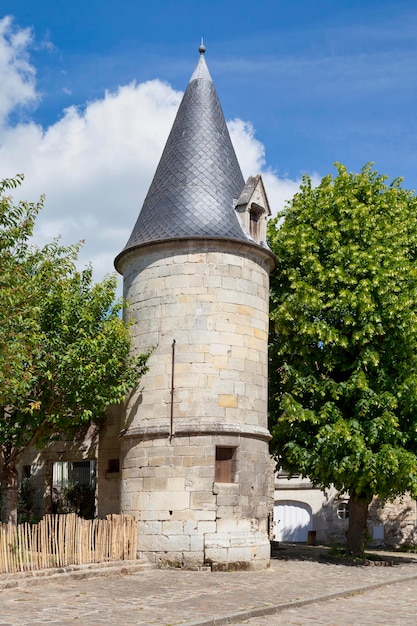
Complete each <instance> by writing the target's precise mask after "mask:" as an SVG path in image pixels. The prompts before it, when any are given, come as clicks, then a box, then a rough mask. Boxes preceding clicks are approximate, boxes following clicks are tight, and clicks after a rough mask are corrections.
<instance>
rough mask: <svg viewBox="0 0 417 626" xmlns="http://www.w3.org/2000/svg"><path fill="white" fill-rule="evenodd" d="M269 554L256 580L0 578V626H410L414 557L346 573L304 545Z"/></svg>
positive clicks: (107, 571) (159, 573)
mask: <svg viewBox="0 0 417 626" xmlns="http://www.w3.org/2000/svg"><path fill="white" fill-rule="evenodd" d="M274 556H275V558H273V559H272V562H271V568H270V569H269V570H267V571H262V572H224V573H221V572H210V571H200V572H190V571H183V570H174V569H171V570H156V569H144V570H142V571H140V568H141V566H140V564H135V563H132V562H130V563H124V564H115V565H113V566H110V567H101V568H93V569H88V568H85V567H84V568H83V567H81V568H78V569H77V568H74V571H70V572H68V573H61V574H58V575H53V576H45V577H38V576H36V577H33V576H15V577H10V576H9V577H7V576H0V626H9V625H10V626H15V625H19V626H26V625H28V626H29V625H30V626H35V625H43V626H46V625H51V626H55V625H56V626H58V625H59V626H69V625H72V626H74V625H82V626H105V625H107V626H108V625H110V624H111V625H112V626H113V625H114V624H122V625H123V626H131V625H132V626H133V625H144V626H146V625H154V624H158V625H159V626H180V625H181V626H221V625H222V624H237V623H243V624H249V625H250V626H266V625H267V624H268V625H273V626H274V625H279V624H288V625H291V624H298V625H299V624H327V625H328V624H333V625H338V626H339V625H344V624H356V625H357V626H359V625H360V624H364V623H366V624H384V625H386V624H406V625H410V624H417V603H416V600H415V598H416V597H417V558H416V557H414V556H411V557H410V556H408V555H404V556H400V555H398V554H396V555H394V556H393V555H392V554H391V555H388V556H387V557H386V558H387V559H388V561H386V563H387V562H388V563H389V565H384V566H382V565H380V566H376V565H369V566H352V565H347V564H346V563H345V562H342V561H343V560H342V559H339V560H335V559H332V558H331V557H330V556H329V554H328V551H327V550H326V549H324V548H313V547H307V546H304V547H300V546H297V547H295V546H285V547H284V546H283V547H282V548H281V549H280V550H278V551H277V552H276V553H275V555H274ZM138 570H139V571H138ZM7 584H9V585H10V584H18V586H17V587H15V588H5V587H6V585H7Z"/></svg>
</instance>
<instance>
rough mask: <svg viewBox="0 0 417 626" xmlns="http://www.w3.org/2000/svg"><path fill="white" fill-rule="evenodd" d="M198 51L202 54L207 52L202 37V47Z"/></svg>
mask: <svg viewBox="0 0 417 626" xmlns="http://www.w3.org/2000/svg"><path fill="white" fill-rule="evenodd" d="M198 51H199V53H200V54H204V53H205V51H206V46H205V45H204V40H203V38H202V37H201V43H200V47H199V49H198Z"/></svg>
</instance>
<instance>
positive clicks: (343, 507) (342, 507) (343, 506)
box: [336, 502, 349, 519]
mask: <svg viewBox="0 0 417 626" xmlns="http://www.w3.org/2000/svg"><path fill="white" fill-rule="evenodd" d="M336 511H337V517H338V518H339V519H348V518H349V504H348V503H347V502H339V504H338V505H337V509H336Z"/></svg>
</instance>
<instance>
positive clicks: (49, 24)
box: [0, 0, 417, 273]
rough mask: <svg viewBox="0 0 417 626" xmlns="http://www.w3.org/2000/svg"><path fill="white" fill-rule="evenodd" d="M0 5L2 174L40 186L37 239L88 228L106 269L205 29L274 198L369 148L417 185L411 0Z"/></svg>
mask: <svg viewBox="0 0 417 626" xmlns="http://www.w3.org/2000/svg"><path fill="white" fill-rule="evenodd" d="M1 11H2V13H1V14H0V19H1V18H3V20H2V22H1V25H2V28H0V33H1V34H0V82H1V84H2V90H1V93H0V171H2V172H3V175H7V176H9V175H13V174H14V173H17V172H18V171H23V172H24V173H25V176H26V182H25V186H24V190H23V191H24V193H23V195H26V196H27V197H29V198H30V199H34V198H33V195H34V194H35V197H36V195H39V193H42V192H45V193H46V197H47V200H46V206H45V214H44V217H43V218H42V221H41V228H40V237H44V239H45V240H46V239H48V238H51V236H55V235H56V234H62V236H63V239H64V240H65V239H66V238H68V239H69V240H71V241H77V240H78V239H86V244H85V251H84V253H83V254H84V257H85V259H91V260H92V261H93V263H94V265H95V266H97V267H98V272H99V273H100V272H101V273H104V272H106V271H112V261H111V259H112V257H114V255H115V254H117V253H118V252H119V250H120V248H121V246H123V244H124V241H125V239H127V236H128V235H129V232H130V230H131V228H132V226H133V223H134V221H135V219H136V216H137V213H138V211H139V209H140V206H141V203H142V201H143V198H144V195H145V194H146V191H147V187H148V185H149V183H150V179H151V177H152V175H153V172H154V169H155V167H156V163H157V161H158V159H159V155H160V152H161V150H162V147H163V144H164V142H165V139H166V136H167V134H168V132H169V128H170V125H171V123H172V119H173V116H174V114H175V111H176V108H177V106H178V102H179V99H180V97H181V93H182V91H183V90H184V89H185V87H186V85H187V82H188V80H189V78H190V76H191V74H192V71H193V69H194V67H195V65H196V63H197V60H198V52H197V48H198V45H199V41H200V37H201V36H204V41H205V44H206V48H207V52H206V60H207V63H208V66H209V69H210V72H211V74H212V76H213V79H214V82H215V85H216V88H217V91H218V94H219V97H220V100H221V102H222V105H223V109H224V112H225V116H226V119H227V120H228V121H229V122H230V129H231V134H232V139H233V141H234V142H235V146H236V150H237V153H238V158H239V160H240V161H241V165H242V169H243V170H244V175H245V176H247V175H250V174H254V173H257V171H261V172H262V173H263V175H264V177H265V182H266V185H267V190H268V192H269V195H270V200H271V204H272V205H273V208H274V209H275V211H276V210H279V209H280V208H281V206H282V204H283V202H284V201H285V198H286V197H290V196H291V195H292V194H293V193H294V191H295V190H296V189H297V186H298V184H299V181H300V177H301V175H302V174H303V173H304V172H307V173H309V174H310V175H312V176H313V177H314V179H315V180H318V178H319V177H322V176H324V175H325V174H327V173H329V172H332V171H334V170H333V163H334V161H341V162H342V163H344V164H345V165H346V166H347V167H348V168H349V169H350V170H354V171H357V170H358V169H360V167H361V166H362V165H363V164H364V163H366V162H368V161H373V162H374V163H375V168H376V169H377V170H378V171H379V172H381V173H386V174H388V175H389V176H390V177H391V178H392V177H396V176H403V177H404V185H405V186H406V187H407V188H411V189H416V188H417V121H416V105H415V100H416V95H417V34H416V33H417V5H416V4H415V3H414V2H413V1H412V0H407V1H402V0H387V1H384V0H379V1H377V0H361V1H357V0H349V1H347V0H346V1H341V0H339V1H335V0H332V1H330V0H292V1H291V2H290V1H289V0H287V1H285V2H284V1H281V0H275V1H272V0H269V1H265V0H258V1H257V2H249V1H247V0H239V1H235V0H231V1H227V0H224V1H223V2H219V1H218V0H211V1H210V2H206V3H203V2H198V3H197V2H195V1H189V0H182V1H181V0H180V1H178V2H173V0H159V2H158V3H149V2H148V3H145V2H138V1H137V0H136V1H133V0H119V2H118V3H115V2H109V0H101V1H100V2H98V1H97V0H88V1H85V0H84V2H80V1H79V0H73V1H72V2H68V1H67V0H66V1H64V0H53V2H45V1H43V2H42V1H40V2H38V3H34V2H33V0H19V1H17V0H3V2H2V4H1ZM6 16H10V19H8V20H6V19H5V17H6ZM3 175H2V177H3ZM84 257H83V258H84Z"/></svg>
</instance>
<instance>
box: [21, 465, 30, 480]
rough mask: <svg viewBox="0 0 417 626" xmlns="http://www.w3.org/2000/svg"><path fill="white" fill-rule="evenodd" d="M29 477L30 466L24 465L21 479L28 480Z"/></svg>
mask: <svg viewBox="0 0 417 626" xmlns="http://www.w3.org/2000/svg"><path fill="white" fill-rule="evenodd" d="M31 476H32V466H31V465H24V466H23V472H22V477H23V478H30V477H31Z"/></svg>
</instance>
